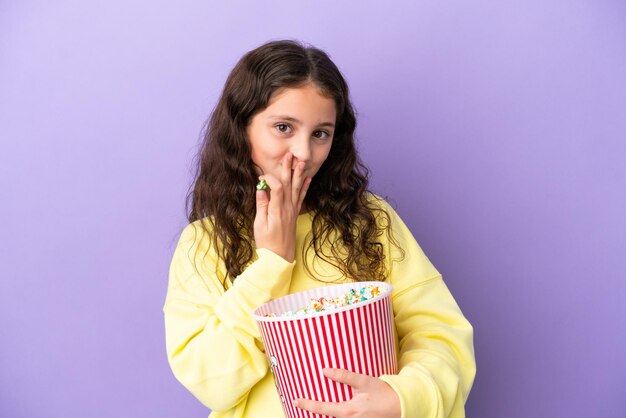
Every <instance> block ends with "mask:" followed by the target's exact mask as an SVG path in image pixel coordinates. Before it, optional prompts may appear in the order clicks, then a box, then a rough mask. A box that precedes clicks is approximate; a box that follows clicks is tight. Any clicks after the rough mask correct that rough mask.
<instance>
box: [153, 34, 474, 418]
mask: <svg viewBox="0 0 626 418" xmlns="http://www.w3.org/2000/svg"><path fill="white" fill-rule="evenodd" d="M355 126H356V120H355V115H354V110H353V108H352V105H351V103H350V99H349V95H348V86H347V84H346V82H345V80H344V79H343V77H342V75H341V73H340V72H339V70H338V69H337V67H336V66H335V64H334V63H333V62H332V61H331V60H330V58H329V57H328V56H327V55H326V54H325V53H324V52H323V51H321V50H319V49H316V48H312V47H305V46H302V45H300V44H299V43H297V42H294V41H280V42H270V43H267V44H265V45H262V46H260V47H259V48H256V49H254V50H252V51H250V52H248V53H247V54H246V55H245V56H244V57H243V58H242V59H241V60H240V61H239V62H238V63H237V65H236V66H235V68H234V69H233V71H232V72H231V74H230V76H229V77H228V80H227V81H226V86H225V88H224V91H223V94H222V96H221V98H220V100H219V102H218V104H217V106H216V108H215V109H214V111H213V114H212V116H211V119H210V123H209V125H208V128H207V130H206V136H205V140H204V143H203V146H202V149H201V152H200V153H199V156H198V173H197V178H196V179H195V182H194V185H193V190H192V192H191V193H190V195H189V196H188V199H189V200H190V201H191V208H190V210H189V216H188V218H189V222H190V224H189V225H188V226H187V227H186V228H185V230H184V231H183V232H182V235H181V237H180V240H179V242H178V246H177V247H176V250H175V253H174V256H173V259H172V263H171V267H170V277H169V287H168V291H167V297H166V301H165V306H164V308H163V310H164V313H165V328H166V343H167V356H168V360H169V363H170V366H171V368H172V370H173V372H174V375H175V376H176V378H177V379H178V380H179V381H180V382H181V383H182V384H183V385H184V386H185V387H186V388H187V389H188V390H189V391H190V392H191V393H193V394H194V395H195V396H196V397H197V398H198V399H199V400H200V401H201V402H202V403H204V404H205V405H206V406H207V407H209V408H211V409H212V413H211V415H210V417H212V418H218V417H219V418H221V417H229V418H234V417H238V418H239V417H270V418H271V417H280V416H284V412H283V409H282V406H281V401H280V399H279V396H278V393H277V390H276V387H275V384H274V380H273V377H272V373H271V371H270V365H269V362H268V360H267V358H266V357H265V354H264V349H263V345H262V342H261V336H260V332H259V329H258V328H257V325H256V323H255V321H254V320H253V319H252V316H251V313H252V311H253V310H254V309H255V308H257V307H258V306H259V305H261V304H262V303H264V302H267V301H269V300H271V299H274V298H278V297H281V296H284V295H287V294H290V293H295V292H299V291H303V290H307V289H311V288H314V287H318V286H328V285H329V284H335V283H344V282H349V281H370V280H379V281H388V282H389V283H391V284H392V286H393V294H392V305H393V313H394V323H395V327H396V334H397V336H398V368H399V372H398V374H397V375H383V376H380V377H378V378H374V377H371V376H367V375H360V374H355V373H352V372H350V371H347V370H325V371H324V373H325V375H326V376H327V378H329V379H333V380H336V381H339V382H342V383H346V384H348V385H350V386H352V387H353V390H354V393H355V395H354V397H353V398H352V399H351V400H350V401H348V402H342V403H331V402H319V401H316V400H314V399H298V400H294V401H295V403H296V405H297V406H298V407H299V408H302V409H305V410H308V411H311V412H315V413H319V414H325V415H329V416H335V417H340V418H341V417H375V418H383V417H389V418H400V417H402V418H415V417H429V418H430V417H455V418H458V417H463V416H464V415H465V413H464V404H465V401H466V399H467V396H468V394H469V391H470V388H471V386H472V383H473V380H474V375H475V362H474V352H473V342H472V338H473V331H472V327H471V325H470V324H469V323H468V321H467V320H466V319H465V317H464V316H463V314H462V313H461V311H460V310H459V308H458V306H457V304H456V303H455V301H454V299H453V297H452V295H451V294H450V293H449V291H448V289H447V287H446V285H445V284H444V282H443V281H442V278H441V275H440V274H439V273H438V271H437V270H436V269H435V267H433V265H432V264H431V263H430V262H429V260H428V258H427V257H426V256H425V255H424V253H423V252H422V250H421V249H420V247H419V246H418V244H417V243H416V242H415V239H414V238H413V236H412V235H411V232H410V231H409V230H408V229H407V227H406V226H405V224H404V223H403V222H402V220H401V219H400V218H399V217H398V215H397V214H396V213H395V212H394V210H393V209H392V208H391V207H390V206H389V205H388V204H387V203H386V202H385V201H384V200H382V199H381V198H379V197H377V196H376V195H374V194H372V193H370V192H368V190H367V186H368V179H367V170H366V168H365V167H364V166H363V165H362V163H361V162H360V160H359V157H358V156H357V152H356V149H355V144H354V130H355ZM259 180H265V182H266V184H267V186H268V190H257V188H256V187H255V186H256V185H257V182H258V181H259ZM189 200H188V202H187V203H188V204H189ZM188 209H189V208H188Z"/></svg>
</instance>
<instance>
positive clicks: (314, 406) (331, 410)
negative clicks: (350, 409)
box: [293, 399, 345, 417]
mask: <svg viewBox="0 0 626 418" xmlns="http://www.w3.org/2000/svg"><path fill="white" fill-rule="evenodd" d="M293 404H294V405H295V406H296V407H298V408H300V409H306V410H307V411H310V412H313V413H315V414H321V415H328V416H331V417H340V416H341V413H342V410H343V409H344V408H345V403H344V402H318V401H312V400H309V399H295V400H294V401H293Z"/></svg>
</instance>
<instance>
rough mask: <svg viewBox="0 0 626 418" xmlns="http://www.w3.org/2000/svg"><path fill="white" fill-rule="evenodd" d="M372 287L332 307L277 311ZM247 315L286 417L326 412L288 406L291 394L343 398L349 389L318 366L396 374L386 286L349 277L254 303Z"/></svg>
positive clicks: (319, 398)
mask: <svg viewBox="0 0 626 418" xmlns="http://www.w3.org/2000/svg"><path fill="white" fill-rule="evenodd" d="M367 285H373V286H378V288H379V289H380V291H381V292H380V294H379V295H378V296H376V297H374V298H372V299H368V300H365V301H362V302H358V303H355V304H353V305H348V306H343V307H339V308H334V309H332V310H327V311H321V312H314V313H307V314H296V315H293V316H272V317H267V316H266V315H267V314H270V313H274V314H276V315H280V314H282V313H283V312H287V311H296V310H298V309H299V308H302V307H305V306H307V305H308V304H309V302H310V300H311V298H316V299H317V298H320V297H331V298H334V297H339V296H343V295H345V294H346V293H347V292H348V291H350V289H355V290H356V291H357V292H358V291H359V289H361V288H363V287H364V286H367ZM253 317H254V319H255V320H256V321H257V325H258V326H259V329H260V331H261V338H262V339H263V346H264V347H265V354H266V355H267V357H268V359H269V361H270V367H271V370H272V372H273V374H274V380H275V382H276V388H277V390H278V394H279V396H280V400H281V402H282V404H283V409H284V410H285V415H286V416H287V417H288V418H296V417H298V418H302V417H307V418H308V417H315V418H318V417H326V415H320V414H314V413H311V412H308V411H305V410H302V409H298V408H296V407H295V406H294V405H293V400H294V399H297V398H305V399H313V400H317V401H322V402H343V401H348V400H350V399H351V398H352V388H351V387H350V386H348V385H346V384H343V383H338V382H335V381H333V380H330V379H329V378H327V377H325V376H324V375H323V373H322V369H324V368H339V369H347V370H350V371H352V372H355V373H360V374H367V375H370V376H373V377H378V376H380V375H383V374H396V373H397V369H398V363H397V358H396V339H395V334H394V325H393V312H392V309H391V285H389V284H388V283H384V282H354V283H346V284H339V285H333V286H326V287H320V288H317V289H311V290H307V291H304V292H300V293H294V294H291V295H287V296H284V297H282V298H278V299H274V300H272V301H270V302H267V303H265V304H263V305H261V306H260V307H258V308H257V309H256V310H255V311H254V312H253Z"/></svg>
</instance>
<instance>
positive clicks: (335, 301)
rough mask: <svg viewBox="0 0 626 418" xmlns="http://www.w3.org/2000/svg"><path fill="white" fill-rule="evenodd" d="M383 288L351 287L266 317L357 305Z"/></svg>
mask: <svg viewBox="0 0 626 418" xmlns="http://www.w3.org/2000/svg"><path fill="white" fill-rule="evenodd" d="M380 293H381V289H380V287H379V286H374V285H367V286H364V287H361V288H360V289H359V290H358V291H357V290H356V289H355V288H352V289H350V290H349V291H348V292H347V293H345V294H343V295H341V296H338V297H335V298H329V297H324V296H321V297H319V298H311V300H310V301H309V304H308V306H306V307H303V308H300V309H298V310H295V311H287V312H283V313H281V314H279V315H276V314H275V313H269V314H267V315H265V316H266V317H277V316H281V317H284V316H296V315H306V314H312V313H316V312H324V311H332V310H333V309H337V308H341V307H344V306H350V305H355V304H357V303H360V302H365V301H366V300H370V299H374V298H375V297H376V296H378V295H380Z"/></svg>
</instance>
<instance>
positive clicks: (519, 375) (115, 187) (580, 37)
mask: <svg viewBox="0 0 626 418" xmlns="http://www.w3.org/2000/svg"><path fill="white" fill-rule="evenodd" d="M52 3H54V4H52ZM372 3H374V4H376V6H373V5H372V6H369V5H366V4H365V2H362V1H344V2H336V1H328V0H326V1H303V2H299V1H297V2H294V1H290V2H287V1H284V2H277V1H274V2H272V1H268V2H240V1H232V2H228V3H227V2H208V1H207V2H201V1H195V2H194V1H183V2H169V1H168V2H164V1H151V2H148V1H143V2H141V1H115V0H108V1H90V2H81V1H69V0H65V1H58V2H43V1H41V2H34V1H33V2H28V1H6V0H5V1H2V2H1V3H0V138H1V144H2V147H1V148H0V186H1V201H2V204H1V205H0V219H1V220H2V221H1V236H2V239H1V242H0V266H1V267H0V279H1V282H0V330H1V335H2V336H1V337H0V342H1V344H0V416H2V417H14V418H19V417H33V416H45V417H83V416H89V417H205V416H206V415H207V410H206V408H204V407H203V406H202V405H201V404H200V403H199V402H198V401H197V400H195V398H193V396H192V395H190V394H189V393H188V392H187V391H186V390H185V389H184V388H183V387H182V386H181V385H180V384H179V383H178V382H177V381H176V380H175V378H174V377H173V375H172V373H171V371H170V369H169V366H168V364H167V361H166V357H165V344H164V329H163V319H162V312H161V308H162V305H163V301H164V297H165V290H166V285H167V272H168V267H169V263H170V260H171V255H172V252H173V249H174V246H175V244H176V241H177V238H178V234H179V233H180V231H181V229H182V228H183V227H184V226H185V224H186V221H185V214H184V197H185V193H186V190H187V187H188V185H189V183H190V181H191V177H190V168H191V159H192V157H193V155H194V153H195V150H196V146H197V142H198V139H199V136H200V131H201V128H202V124H203V123H204V121H205V120H206V118H207V117H208V115H209V113H210V111H211V110H212V109H213V106H214V105H215V102H216V100H217V98H218V95H219V94H220V92H221V89H222V87H223V84H224V81H225V79H226V76H227V75H228V73H229V72H230V70H231V69H232V67H233V66H234V64H235V63H236V61H237V60H238V59H239V57H240V56H241V55H243V54H244V53H245V52H246V51H248V50H250V49H252V48H254V47H256V46H258V45H260V44H262V43H263V42H265V41H268V40H272V39H282V38H296V39H302V40H304V41H306V42H309V43H311V44H313V45H316V46H318V47H321V48H323V49H325V50H326V51H327V52H328V53H329V54H330V55H331V57H332V58H333V59H334V61H335V62H336V63H337V65H338V66H339V68H340V69H341V70H342V72H343V73H344V74H345V76H346V78H347V80H348V82H349V84H350V86H351V89H352V98H353V101H354V104H355V106H356V109H357V111H358V116H359V125H358V138H359V141H360V142H359V144H360V150H361V152H362V156H363V159H364V160H365V161H366V162H367V164H368V165H369V167H370V168H371V170H372V173H373V179H372V186H373V189H374V190H375V191H377V192H379V193H381V194H384V195H387V196H389V197H390V198H391V199H392V201H393V202H394V203H395V205H396V206H397V208H398V212H399V213H400V214H401V215H402V217H403V218H404V219H405V221H406V223H407V224H408V225H409V227H410V228H411V230H412V231H413V233H414V235H415V236H416V238H417V240H418V242H419V243H420V244H421V245H422V247H423V248H424V250H425V251H426V253H427V255H428V256H429V257H430V258H431V260H432V261H433V263H434V264H435V266H437V268H438V269H439V270H440V271H441V272H442V273H443V274H444V277H445V278H446V280H447V283H448V285H449V287H450V289H451V290H452V292H453V294H454V295H455V297H456V299H457V301H458V303H459V304H460V306H461V308H462V309H463V311H464V313H465V314H466V315H467V317H468V318H469V319H470V321H471V322H472V323H473V324H474V327H475V346H476V356H477V363H478V374H477V378H476V382H475V385H474V388H473V391H472V393H471V396H470V399H469V402H468V404H467V411H468V416H469V417H495V418H500V417H507V418H517V417H519V418H522V417H524V418H526V417H565V416H571V417H574V416H575V417H618V416H619V417H622V416H624V407H623V405H624V404H623V401H622V400H621V399H623V398H622V396H623V395H624V380H623V376H624V373H625V372H626V360H625V359H624V357H623V356H624V353H625V352H626V307H625V302H626V281H625V280H624V279H625V275H624V271H625V270H626V261H625V260H626V257H625V256H624V253H625V251H624V250H625V248H626V245H625V244H626V243H625V236H626V231H625V230H626V228H625V224H626V221H625V220H624V218H625V216H624V214H625V213H626V197H625V194H626V193H625V192H624V190H625V189H626V187H625V185H626V175H625V174H626V168H625V167H624V166H625V164H624V163H625V161H626V158H625V156H626V145H625V139H626V134H625V132H626V41H625V40H626V4H625V3H624V2H623V1H617V0H616V1H598V0H589V1H560V2H557V1H545V0H542V1H539V0H536V1H524V2H522V1H520V2H516V4H506V5H505V4H504V3H508V2H495V1H474V2H464V1H449V2H435V1H428V2H408V1H407V2H399V1H398V2H392V4H390V5H386V6H384V7H383V6H382V5H381V4H382V3H381V2H372Z"/></svg>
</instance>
